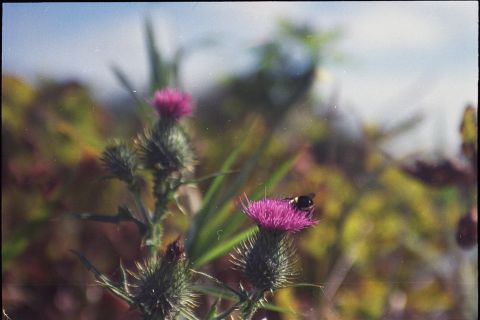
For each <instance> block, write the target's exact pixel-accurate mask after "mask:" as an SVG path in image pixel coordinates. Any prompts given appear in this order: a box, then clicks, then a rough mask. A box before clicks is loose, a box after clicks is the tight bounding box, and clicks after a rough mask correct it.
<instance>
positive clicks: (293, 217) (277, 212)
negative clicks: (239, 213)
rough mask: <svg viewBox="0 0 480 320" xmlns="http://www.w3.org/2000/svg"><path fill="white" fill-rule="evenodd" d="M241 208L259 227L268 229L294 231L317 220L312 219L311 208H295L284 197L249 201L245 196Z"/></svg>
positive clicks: (315, 222) (313, 223)
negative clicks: (304, 209)
mask: <svg viewBox="0 0 480 320" xmlns="http://www.w3.org/2000/svg"><path fill="white" fill-rule="evenodd" d="M245 198H246V196H245ZM242 208H243V211H244V212H245V214H247V215H248V216H249V217H250V218H251V219H252V220H254V221H255V222H256V223H257V224H258V225H259V226H260V227H261V228H263V229H268V230H278V231H293V232H295V231H299V230H301V229H304V228H307V227H310V226H312V225H315V224H317V222H318V221H315V220H312V215H313V209H311V210H309V211H302V210H299V209H296V208H295V207H294V206H292V204H291V203H290V201H289V200H285V199H263V200H259V201H250V200H248V198H246V201H245V202H243V203H242Z"/></svg>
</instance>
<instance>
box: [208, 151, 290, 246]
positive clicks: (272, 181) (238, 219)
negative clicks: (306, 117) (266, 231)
mask: <svg viewBox="0 0 480 320" xmlns="http://www.w3.org/2000/svg"><path fill="white" fill-rule="evenodd" d="M297 159H298V154H297V155H295V156H293V157H291V158H290V159H288V160H286V161H285V162H283V163H282V164H281V165H280V167H278V168H277V169H276V170H275V171H274V172H273V173H272V174H271V175H270V177H269V178H268V180H267V181H266V182H265V184H264V185H263V186H260V187H258V188H257V189H256V190H255V192H254V193H253V196H252V197H251V199H252V200H258V199H260V198H261V197H262V195H263V194H264V192H265V189H269V190H271V189H273V188H275V186H276V185H277V184H278V183H279V182H280V181H281V180H282V179H283V177H285V175H286V174H287V173H288V172H289V171H290V169H291V168H292V166H293V165H294V164H295V161H296V160H297ZM244 220H245V215H244V214H242V213H241V212H240V211H236V212H234V213H233V214H230V206H229V205H228V204H226V205H224V207H223V208H221V209H220V210H219V212H218V213H217V215H216V216H215V217H214V219H213V220H212V221H211V222H210V223H209V224H208V225H206V226H205V227H204V228H203V229H202V231H201V232H200V235H199V238H200V239H202V238H203V239H205V240H204V241H203V242H201V244H204V243H205V244H207V243H212V238H213V237H212V235H216V230H222V232H223V236H224V237H228V236H230V235H231V234H233V233H235V232H236V231H237V230H238V229H239V228H240V227H241V225H242V223H243V221H244ZM200 241H201V240H200ZM202 249H203V250H205V248H202Z"/></svg>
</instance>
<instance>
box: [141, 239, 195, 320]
mask: <svg viewBox="0 0 480 320" xmlns="http://www.w3.org/2000/svg"><path fill="white" fill-rule="evenodd" d="M179 241H180V240H179V239H177V240H176V241H175V242H173V243H172V244H170V245H169V246H168V248H167V251H166V252H165V255H164V256H163V258H162V259H158V258H156V257H153V258H151V259H150V260H149V261H147V262H146V263H144V264H137V268H138V272H137V273H136V274H134V276H135V278H136V279H137V285H136V290H135V292H134V293H133V301H134V305H135V306H137V307H138V308H139V309H140V311H141V313H142V315H143V319H145V320H154V319H155V320H156V319H174V318H175V317H176V316H177V315H179V314H189V315H191V312H192V309H193V307H194V306H195V300H194V299H195V295H194V293H193V291H192V286H191V271H190V267H189V263H188V260H187V259H186V257H185V254H184V252H183V249H182V248H183V246H181V245H180V242H179Z"/></svg>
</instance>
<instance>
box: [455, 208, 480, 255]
mask: <svg viewBox="0 0 480 320" xmlns="http://www.w3.org/2000/svg"><path fill="white" fill-rule="evenodd" d="M477 231H478V217H477V208H475V207H474V208H472V210H470V212H469V213H467V214H466V215H465V216H463V217H461V218H460V220H459V221H458V225H457V234H456V240H457V244H458V245H459V246H460V247H461V248H463V249H470V248H472V247H473V246H475V245H476V244H477V241H478V240H477Z"/></svg>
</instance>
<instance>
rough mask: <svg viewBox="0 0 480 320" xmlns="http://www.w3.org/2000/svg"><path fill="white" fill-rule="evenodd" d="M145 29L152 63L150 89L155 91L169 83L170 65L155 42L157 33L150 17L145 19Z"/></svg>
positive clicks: (149, 57)
mask: <svg viewBox="0 0 480 320" xmlns="http://www.w3.org/2000/svg"><path fill="white" fill-rule="evenodd" d="M145 30H146V34H147V52H148V59H149V63H150V90H151V91H152V92H153V91H155V90H156V89H158V88H163V87H165V86H167V85H168V78H169V67H168V66H167V64H166V63H165V62H164V61H162V58H161V56H160V52H159V51H158V49H157V45H156V43H155V34H154V32H153V25H152V23H151V21H150V19H146V21H145Z"/></svg>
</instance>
